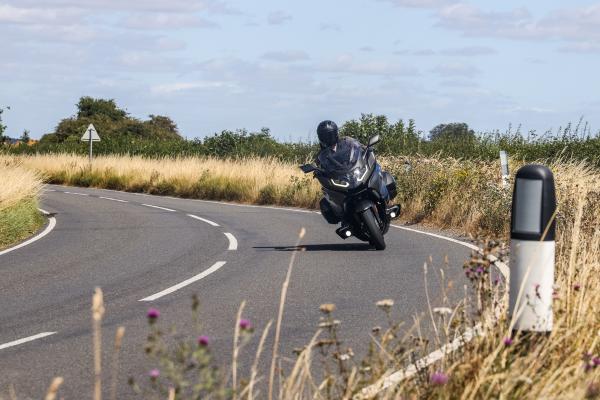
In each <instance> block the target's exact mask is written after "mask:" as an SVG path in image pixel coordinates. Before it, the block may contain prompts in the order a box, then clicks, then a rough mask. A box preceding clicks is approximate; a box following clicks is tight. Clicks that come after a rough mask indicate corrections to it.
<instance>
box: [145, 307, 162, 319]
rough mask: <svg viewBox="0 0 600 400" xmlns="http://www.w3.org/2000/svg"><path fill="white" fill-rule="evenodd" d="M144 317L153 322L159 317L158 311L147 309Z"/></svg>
mask: <svg viewBox="0 0 600 400" xmlns="http://www.w3.org/2000/svg"><path fill="white" fill-rule="evenodd" d="M146 316H147V317H148V319H149V320H150V321H152V322H154V320H155V319H157V318H158V317H160V311H158V310H157V309H156V308H149V309H148V312H147V313H146Z"/></svg>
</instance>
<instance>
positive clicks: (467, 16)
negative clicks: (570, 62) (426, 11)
mask: <svg viewBox="0 0 600 400" xmlns="http://www.w3.org/2000/svg"><path fill="white" fill-rule="evenodd" d="M437 17H438V22H437V26H439V27H443V28H446V29H452V30H457V31H460V32H462V33H463V34H464V35H466V36H474V37H481V36H488V37H498V38H506V39H515V40H561V41H569V42H574V43H575V44H574V45H568V46H566V49H570V50H574V51H579V52H585V51H596V46H594V45H592V46H590V45H589V43H592V42H594V41H598V40H600V4H592V5H589V6H582V7H572V8H562V9H558V10H555V11H552V12H550V13H549V14H547V15H546V16H544V17H542V18H537V19H536V18H534V17H533V15H532V14H531V13H530V12H529V10H527V9H526V8H515V9H513V10H511V11H508V12H496V11H484V10H482V9H480V8H478V7H476V6H473V5H470V4H466V3H457V4H452V5H449V6H446V7H443V8H442V9H440V10H439V11H438V13H437Z"/></svg>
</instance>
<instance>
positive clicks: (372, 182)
mask: <svg viewBox="0 0 600 400" xmlns="http://www.w3.org/2000/svg"><path fill="white" fill-rule="evenodd" d="M377 142H379V135H376V136H373V137H372V138H371V139H369V144H368V145H367V146H366V147H365V146H363V145H361V144H360V143H359V142H357V141H355V140H352V139H342V140H341V141H340V142H339V143H338V144H337V148H336V151H335V152H333V151H330V152H324V153H325V154H324V155H320V156H319V164H320V166H319V167H317V166H316V165H314V164H306V165H302V166H301V167H300V169H301V170H302V171H303V172H304V173H309V172H314V175H315V177H316V178H317V179H318V180H319V182H320V183H321V186H323V193H324V197H323V199H321V214H323V217H324V218H325V219H326V220H327V222H329V223H330V224H338V223H341V226H340V227H339V228H338V229H337V230H336V231H335V232H336V233H337V234H338V235H339V236H340V237H341V238H342V239H347V238H349V237H351V236H355V237H356V238H358V239H360V240H362V241H365V242H369V243H370V244H371V245H372V246H374V247H375V248H376V249H377V250H383V249H385V239H384V238H383V235H385V234H386V233H387V231H388V229H389V227H390V222H391V220H392V219H394V218H396V217H398V215H399V213H400V207H399V206H398V205H394V206H391V207H387V206H386V201H385V199H384V198H383V197H382V195H381V193H380V190H381V188H382V184H384V185H385V186H386V187H387V189H388V192H389V195H390V200H391V199H393V198H394V197H395V196H396V193H397V191H396V182H395V181H394V178H393V177H392V176H391V175H390V174H389V173H387V172H382V171H381V168H380V167H379V165H378V164H377V163H376V161H375V155H374V154H373V146H374V145H375V144H377ZM382 180H383V182H382Z"/></svg>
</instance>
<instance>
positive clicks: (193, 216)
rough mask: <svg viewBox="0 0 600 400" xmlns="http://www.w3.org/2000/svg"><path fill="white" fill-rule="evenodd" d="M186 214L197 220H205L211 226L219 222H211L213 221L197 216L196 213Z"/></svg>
mask: <svg viewBox="0 0 600 400" xmlns="http://www.w3.org/2000/svg"><path fill="white" fill-rule="evenodd" d="M187 216H188V217H190V218H194V219H197V220H198V221H202V222H206V223H207V224H209V225H212V226H219V224H217V223H216V222H213V221H211V220H209V219H206V218H202V217H199V216H197V215H193V214H187Z"/></svg>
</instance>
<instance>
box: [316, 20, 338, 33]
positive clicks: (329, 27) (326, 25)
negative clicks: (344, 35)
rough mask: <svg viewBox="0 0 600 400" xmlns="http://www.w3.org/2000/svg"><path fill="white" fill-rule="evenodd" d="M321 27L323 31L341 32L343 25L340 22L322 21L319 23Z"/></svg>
mask: <svg viewBox="0 0 600 400" xmlns="http://www.w3.org/2000/svg"><path fill="white" fill-rule="evenodd" d="M319 29H320V30H322V31H334V32H340V31H341V30H342V27H341V26H339V25H338V24H334V23H331V22H322V23H321V24H319Z"/></svg>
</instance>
